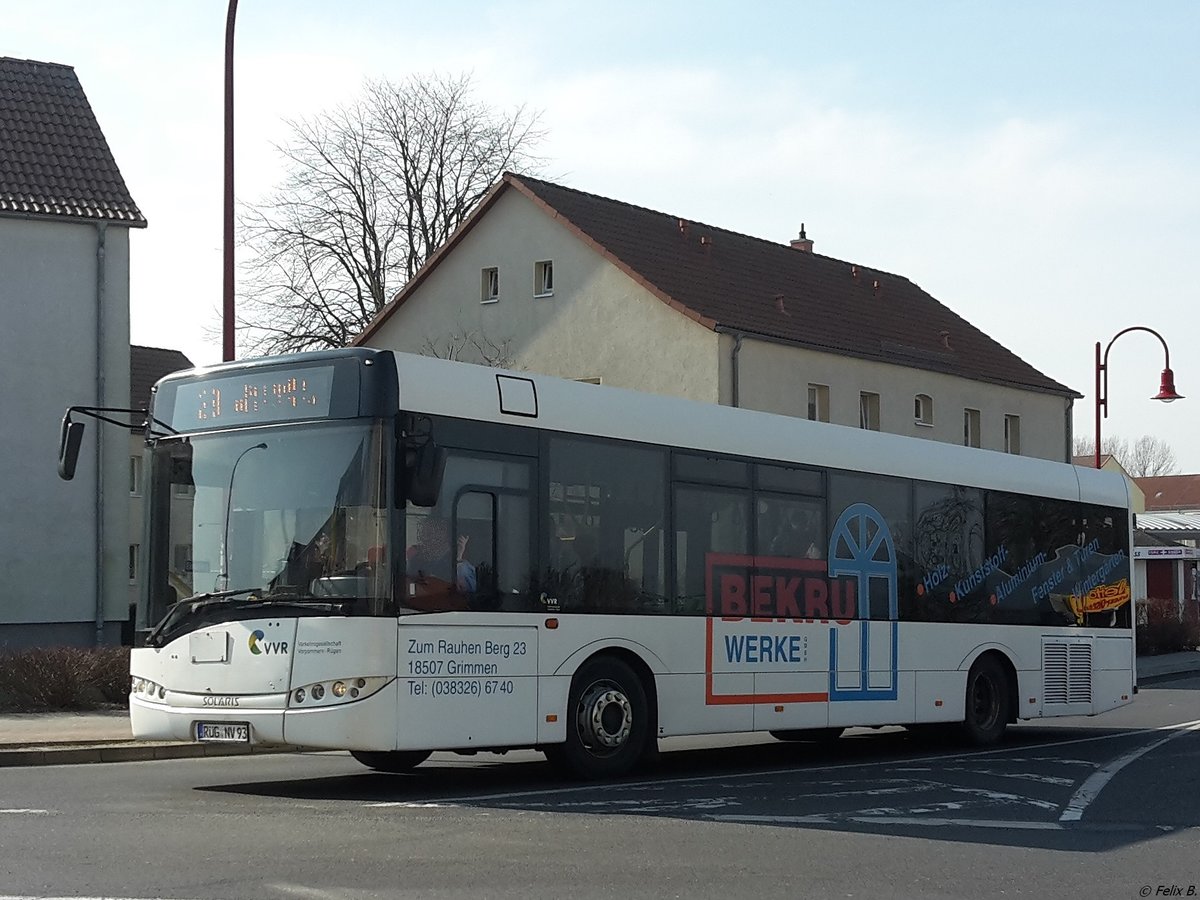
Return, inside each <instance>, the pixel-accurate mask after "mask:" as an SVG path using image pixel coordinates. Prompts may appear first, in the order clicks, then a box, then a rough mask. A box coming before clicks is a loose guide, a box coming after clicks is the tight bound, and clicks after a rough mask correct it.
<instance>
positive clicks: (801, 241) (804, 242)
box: [792, 222, 813, 253]
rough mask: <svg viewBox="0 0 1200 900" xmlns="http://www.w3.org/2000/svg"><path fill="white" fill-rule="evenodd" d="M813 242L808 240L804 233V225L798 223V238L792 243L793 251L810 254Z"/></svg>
mask: <svg viewBox="0 0 1200 900" xmlns="http://www.w3.org/2000/svg"><path fill="white" fill-rule="evenodd" d="M812 248H813V242H812V241H810V240H809V239H808V235H806V234H805V233H804V223H803V222H801V223H800V237H798V238H796V240H794V241H792V249H793V250H802V251H804V252H805V253H812Z"/></svg>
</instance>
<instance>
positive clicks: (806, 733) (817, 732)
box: [771, 726, 846, 744]
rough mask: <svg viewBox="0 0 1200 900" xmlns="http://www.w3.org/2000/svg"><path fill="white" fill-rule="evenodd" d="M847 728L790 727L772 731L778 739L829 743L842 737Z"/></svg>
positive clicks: (772, 735) (773, 735)
mask: <svg viewBox="0 0 1200 900" xmlns="http://www.w3.org/2000/svg"><path fill="white" fill-rule="evenodd" d="M845 730H846V729H845V728H838V727H836V726H834V727H832V728H788V729H785V730H783V731H772V732H771V737H773V738H775V740H777V741H788V742H800V741H807V742H809V743H814V744H827V743H829V742H830V741H836V740H837V739H838V738H840V737H841V736H842V732H843V731H845Z"/></svg>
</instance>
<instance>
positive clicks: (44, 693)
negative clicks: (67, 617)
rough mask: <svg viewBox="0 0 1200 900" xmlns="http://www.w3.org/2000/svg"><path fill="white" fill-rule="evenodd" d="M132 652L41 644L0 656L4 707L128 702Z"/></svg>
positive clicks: (29, 708)
mask: <svg viewBox="0 0 1200 900" xmlns="http://www.w3.org/2000/svg"><path fill="white" fill-rule="evenodd" d="M128 694H129V650H128V649H126V648H122V647H99V648H93V647H38V648H33V649H29V650H17V651H12V652H8V653H3V654H0V709H5V710H10V711H17V712H39V711H45V710H73V709H95V708H97V707H99V706H104V705H107V704H117V703H123V702H125V700H126V698H127V697H128Z"/></svg>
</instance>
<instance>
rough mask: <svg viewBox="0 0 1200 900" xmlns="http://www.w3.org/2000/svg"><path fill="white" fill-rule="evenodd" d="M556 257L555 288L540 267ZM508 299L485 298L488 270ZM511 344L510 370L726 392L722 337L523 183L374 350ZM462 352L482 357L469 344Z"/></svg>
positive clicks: (701, 393)
mask: <svg viewBox="0 0 1200 900" xmlns="http://www.w3.org/2000/svg"><path fill="white" fill-rule="evenodd" d="M545 260H551V261H553V263H554V294H553V296H550V297H535V296H534V266H535V264H536V263H538V262H540V261H545ZM492 266H495V267H497V268H498V269H499V276H500V296H499V299H498V300H497V301H496V302H495V303H481V302H480V300H481V296H482V270H483V269H484V268H487V267H492ZM467 334H474V335H482V336H485V337H486V338H487V339H489V340H491V341H492V342H493V343H496V344H503V343H505V342H509V346H510V348H511V351H512V354H511V356H512V364H513V367H514V368H518V369H525V370H528V371H533V372H542V373H545V374H548V375H556V376H559V377H562V378H574V379H582V378H600V379H601V380H602V381H603V383H604V384H609V385H614V386H617V387H626V388H634V389H637V390H642V391H649V392H653V393H662V394H672V395H674V396H679V397H686V398H688V399H692V400H702V401H707V402H716V401H717V399H718V378H719V366H720V364H719V361H718V358H717V357H718V340H717V335H716V334H714V333H713V332H712V331H710V330H708V329H707V328H705V327H703V326H701V325H698V324H697V323H695V322H693V321H692V320H690V319H687V318H685V317H684V316H682V315H681V314H680V313H679V312H677V311H676V310H674V309H671V308H670V307H668V306H667V305H666V304H664V303H662V302H661V301H660V300H658V299H657V298H656V297H654V296H653V295H652V294H651V293H650V292H649V291H647V290H646V289H645V288H643V287H642V286H640V285H639V284H637V283H636V282H635V281H633V279H631V278H630V277H628V276H627V275H625V274H624V273H623V272H621V271H620V270H619V269H617V268H616V267H615V266H613V265H612V264H611V263H609V262H607V261H606V260H605V259H604V258H603V257H602V256H601V255H600V254H599V253H597V252H596V251H594V250H592V249H591V248H590V247H589V246H588V245H586V244H585V243H584V242H583V241H582V240H580V239H579V238H577V237H576V236H575V235H574V234H572V233H571V232H570V231H568V230H567V228H565V227H564V226H563V225H562V224H560V223H559V222H556V221H555V220H553V219H552V218H550V217H549V216H547V215H546V214H545V213H543V212H541V211H540V210H538V209H536V208H535V207H534V204H533V202H532V201H530V200H529V199H528V198H526V197H525V196H523V195H521V194H519V193H518V192H517V191H515V190H510V191H507V192H505V194H504V195H503V196H501V197H500V198H499V199H498V200H497V202H496V204H495V205H494V206H493V208H492V209H491V210H489V211H488V213H487V214H486V215H485V216H484V217H483V219H482V220H481V221H480V222H479V224H478V225H476V227H475V228H474V229H472V230H471V231H470V232H468V233H467V234H466V235H465V236H464V238H463V239H462V241H461V242H460V244H459V245H458V246H457V247H455V248H454V250H453V251H452V252H451V253H449V254H448V256H447V258H446V259H445V260H444V261H443V262H442V263H441V265H439V266H438V267H437V268H436V269H434V270H433V272H431V273H430V275H429V277H428V278H427V279H426V280H425V282H424V283H423V284H422V285H421V286H420V287H419V288H418V289H417V290H416V291H414V292H413V294H412V295H411V296H410V297H409V298H408V299H407V300H406V301H405V303H404V305H403V306H402V307H401V308H400V309H398V310H397V311H396V312H395V314H394V315H392V316H391V318H389V319H388V320H387V321H386V322H385V323H384V324H383V325H382V326H381V328H380V329H379V331H378V332H377V333H376V334H375V335H374V336H373V337H372V338H371V340H370V344H371V345H372V346H374V347H383V348H388V349H394V350H407V351H412V352H418V353H421V352H426V346H427V344H428V343H429V342H433V343H434V344H435V345H436V346H437V347H438V348H439V352H438V355H445V353H444V348H445V346H446V341H447V338H448V337H449V336H451V335H456V336H459V337H461V336H463V335H467ZM461 358H462V359H464V360H466V361H469V362H475V361H478V359H477V357H475V356H473V355H472V354H470V353H467V354H464V355H463V356H462V357H461Z"/></svg>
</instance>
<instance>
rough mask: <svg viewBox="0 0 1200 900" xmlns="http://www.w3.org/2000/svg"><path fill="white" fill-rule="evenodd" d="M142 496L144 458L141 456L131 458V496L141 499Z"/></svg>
mask: <svg viewBox="0 0 1200 900" xmlns="http://www.w3.org/2000/svg"><path fill="white" fill-rule="evenodd" d="M141 495H142V458H141V457H140V456H131V457H129V496H131V497H140V496H141Z"/></svg>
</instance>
